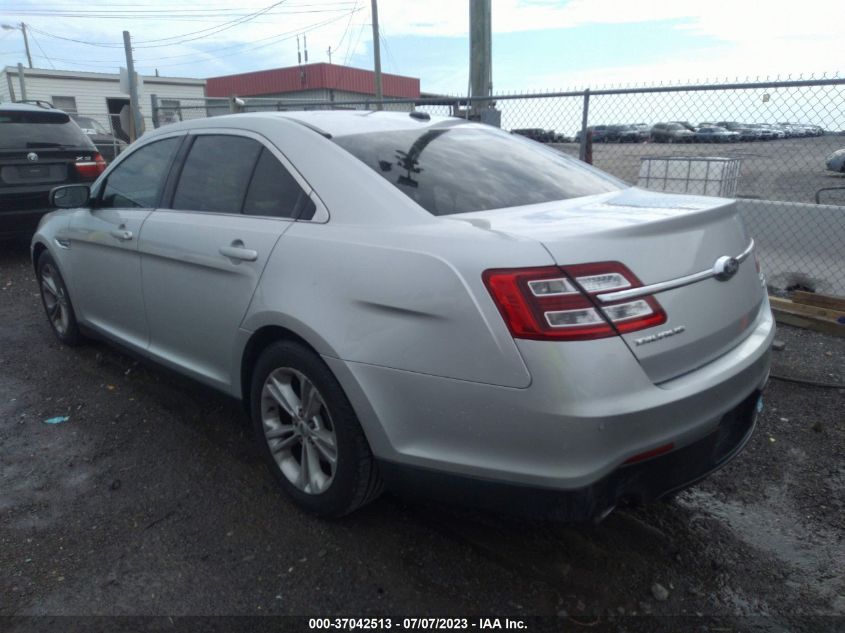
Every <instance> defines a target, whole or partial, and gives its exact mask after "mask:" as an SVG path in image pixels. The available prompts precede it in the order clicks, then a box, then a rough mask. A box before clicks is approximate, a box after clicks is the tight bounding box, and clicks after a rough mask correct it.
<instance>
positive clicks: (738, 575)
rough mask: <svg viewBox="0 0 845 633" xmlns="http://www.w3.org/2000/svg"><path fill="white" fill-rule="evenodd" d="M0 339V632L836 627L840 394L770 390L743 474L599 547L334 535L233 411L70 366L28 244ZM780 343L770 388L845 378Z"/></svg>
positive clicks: (94, 354)
mask: <svg viewBox="0 0 845 633" xmlns="http://www.w3.org/2000/svg"><path fill="white" fill-rule="evenodd" d="M0 323H2V327H0V570H2V573H0V616H33V615H51V616H57V615H65V616H66V615H77V616H91V615H99V616H109V615H124V616H127V615H143V616H163V615H169V616H181V615H266V614H300V615H302V614H308V615H318V616H328V615H339V616H350V615H357V616H362V615H369V616H376V615H389V614H393V615H397V614H400V615H401V614H404V615H417V616H423V615H424V616H431V615H444V616H468V615H473V614H478V615H497V616H506V615H509V616H513V617H524V616H537V615H540V616H547V617H549V618H552V619H551V620H545V621H544V625H546V626H551V627H552V628H555V629H558V630H579V629H580V626H579V625H582V626H584V625H589V626H590V628H588V629H587V630H590V631H596V630H628V631H634V630H649V631H663V630H666V631H670V630H673V631H675V630H684V631H698V630H702V631H703V630H708V631H714V630H720V631H746V630H754V631H757V630H761V631H762V630H765V631H806V632H807V633H818V632H820V631H841V630H843V629H845V573H844V572H843V570H845V546H844V545H843V542H842V539H843V516H845V459H843V458H845V416H843V410H845V407H843V404H845V399H843V395H845V391H843V390H837V389H819V388H813V387H810V386H806V385H802V384H798V383H790V382H782V381H778V380H773V381H772V382H771V384H770V388H769V390H768V392H767V394H766V408H765V410H764V412H763V414H762V418H761V420H760V424H759V428H758V431H757V433H756V434H755V436H754V437H753V439H752V441H751V442H750V443H749V445H748V447H747V449H746V450H745V451H744V453H743V454H742V455H741V456H739V457H738V458H737V459H736V460H734V461H733V462H732V463H730V464H729V465H728V466H727V467H725V468H724V469H723V470H721V471H720V472H718V473H716V474H715V475H713V476H712V477H710V478H709V479H707V480H705V481H704V482H703V483H701V484H700V485H698V486H697V487H695V488H694V489H692V490H690V491H687V492H684V493H682V494H681V495H679V496H678V497H677V498H676V500H675V501H674V502H672V503H658V504H654V505H651V506H648V507H644V508H635V509H624V510H618V511H616V512H614V513H613V514H612V515H611V516H610V517H609V518H608V519H607V520H605V521H604V522H603V523H601V524H600V525H598V526H579V527H571V526H565V525H560V524H552V523H543V522H534V521H527V520H517V519H510V518H504V517H501V516H497V515H491V514H483V513H478V512H474V511H469V510H461V509H456V508H448V507H442V506H439V505H420V504H414V503H409V502H407V501H404V500H402V499H398V498H395V497H392V496H385V497H384V498H382V499H381V500H379V501H378V502H376V503H374V504H373V505H371V506H369V507H367V508H366V509H364V510H363V511H360V512H358V513H356V514H354V515H353V516H351V517H348V518H346V519H343V520H341V521H336V522H329V521H322V520H318V519H315V518H312V517H310V516H308V515H305V514H303V513H301V512H300V511H298V510H297V509H295V508H294V507H293V506H292V505H291V504H290V503H289V502H288V501H287V500H286V499H285V498H284V497H282V496H281V495H280V494H279V493H278V492H277V490H276V488H275V485H274V483H273V481H272V480H271V477H270V475H269V473H268V472H267V471H266V469H265V467H264V465H263V463H261V461H260V459H259V456H258V453H257V451H256V450H255V448H254V446H253V440H252V437H251V432H250V428H249V424H248V422H247V419H246V416H245V415H244V413H243V412H242V411H241V409H240V406H239V404H238V403H235V402H232V401H231V400H228V399H226V398H225V397H222V396H220V395H218V394H216V393H214V392H211V391H209V390H207V389H205V388H203V387H200V386H197V385H195V384H193V383H191V382H188V381H186V380H183V379H181V378H178V377H175V376H174V375H173V374H170V373H168V372H166V371H165V370H162V369H159V368H158V367H155V366H152V365H148V364H146V363H144V362H138V361H137V360H135V359H133V358H132V357H129V356H126V355H124V354H123V353H121V352H119V351H117V350H115V349H114V348H112V347H110V346H108V345H105V344H102V343H94V342H92V343H90V344H87V345H85V346H83V347H80V348H77V349H69V348H65V347H62V346H61V345H59V344H58V343H57V341H56V340H55V338H54V337H53V335H52V333H51V332H50V330H49V328H48V325H47V321H46V318H45V317H44V315H43V311H42V308H41V305H40V302H39V298H38V293H37V287H36V284H35V281H34V276H33V273H32V268H31V266H30V264H29V261H28V252H27V248H26V246H14V245H9V244H0ZM779 338H780V339H781V340H783V341H784V342H785V343H786V349H785V350H784V351H782V352H777V353H776V357H775V366H774V371H775V373H776V374H780V375H789V376H795V377H803V378H808V379H813V380H821V381H823V382H837V383H842V382H843V381H845V369H843V368H845V339H841V338H840V339H835V338H831V337H826V336H823V335H820V334H816V333H812V332H807V331H802V330H796V329H791V328H788V327H782V328H781V329H780V333H779ZM63 415H67V416H69V420H68V421H67V422H65V423H62V424H56V425H51V424H45V423H44V420H45V419H48V418H52V417H54V416H63ZM635 614H637V615H639V616H640V617H637V618H632V617H631V616H633V615H635ZM643 614H649V615H653V616H655V619H643V618H642V616H643ZM682 616H690V617H692V619H691V620H683V619H681V618H682ZM40 621H41V620H39V619H37V618H35V619H23V620H15V619H11V620H6V621H5V622H6V624H10V625H11V628H12V629H13V630H29V629H32V628H34V627H35V626H36V624H37V623H38V622H40ZM550 621H551V622H553V623H557V624H552V625H549V622H550ZM3 622H4V620H2V619H0V629H3V628H4V626H3ZM533 629H534V630H540V624H539V623H538V624H537V626H534V627H533Z"/></svg>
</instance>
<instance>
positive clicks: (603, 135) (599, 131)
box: [575, 125, 616, 143]
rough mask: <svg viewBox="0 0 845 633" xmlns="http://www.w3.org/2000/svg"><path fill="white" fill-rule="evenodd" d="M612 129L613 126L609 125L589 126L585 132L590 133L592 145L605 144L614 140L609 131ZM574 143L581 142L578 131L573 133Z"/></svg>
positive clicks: (612, 134)
mask: <svg viewBox="0 0 845 633" xmlns="http://www.w3.org/2000/svg"><path fill="white" fill-rule="evenodd" d="M612 127H613V126H610V125H591V126H589V127H588V128H587V131H588V132H592V136H593V143H606V142H608V141H609V140H615V138H616V137H615V135H614V133H613V131H612V130H611V128H612ZM611 137H613V138H611ZM575 142H576V143H580V142H581V130H578V131H577V132H576V133H575Z"/></svg>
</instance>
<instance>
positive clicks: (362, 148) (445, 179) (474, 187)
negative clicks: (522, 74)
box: [332, 122, 628, 215]
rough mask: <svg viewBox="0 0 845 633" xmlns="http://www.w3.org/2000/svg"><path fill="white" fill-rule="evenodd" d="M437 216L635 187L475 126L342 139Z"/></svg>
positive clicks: (520, 140)
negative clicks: (629, 186)
mask: <svg viewBox="0 0 845 633" xmlns="http://www.w3.org/2000/svg"><path fill="white" fill-rule="evenodd" d="M332 140H334V141H335V142H336V143H337V144H338V145H340V146H341V147H343V148H344V149H346V150H347V151H349V152H350V153H351V154H353V155H354V156H355V157H356V158H358V159H359V160H361V161H363V162H364V163H365V164H366V165H367V166H369V167H370V168H371V169H373V171H375V172H376V173H377V174H379V175H380V176H382V177H383V178H384V179H386V180H387V181H388V182H390V183H391V184H393V185H394V186H395V187H396V188H398V189H399V190H400V191H402V192H403V193H405V194H406V195H407V196H408V197H410V198H411V199H413V200H414V201H415V202H416V203H417V204H419V205H420V206H421V207H423V208H424V209H426V210H427V211H429V212H430V213H432V214H433V215H449V214H454V213H467V212H471V211H485V210H488V209H500V208H504V207H515V206H523V205H529V204H537V203H541V202H551V201H553V200H566V199H568V198H576V197H579V196H587V195H592V194H597V193H603V192H608V191H617V190H619V189H621V188H623V187H627V186H628V185H626V184H624V183H622V182H621V181H619V180H616V179H615V178H613V177H612V176H609V175H607V174H605V173H603V172H601V171H598V170H597V169H594V168H592V167H589V166H588V165H586V164H584V163H581V162H579V161H577V160H575V159H573V158H570V157H568V156H566V155H565V154H563V153H561V152H558V151H557V150H553V149H548V148H546V147H544V146H542V145H540V144H538V143H534V142H532V141H528V140H526V139H524V138H521V137H519V136H516V135H512V134H507V133H504V132H502V131H500V130H498V129H495V128H489V127H487V126H480V125H472V124H460V123H459V124H454V123H451V122H450V123H448V124H446V125H440V126H434V127H427V128H423V129H421V130H413V129H411V130H399V131H386V132H367V133H364V134H352V135H348V136H336V137H334V138H333V139H332Z"/></svg>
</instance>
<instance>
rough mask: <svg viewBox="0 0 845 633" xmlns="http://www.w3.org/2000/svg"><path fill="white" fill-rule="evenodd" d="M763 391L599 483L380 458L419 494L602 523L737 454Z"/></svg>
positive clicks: (398, 483)
mask: <svg viewBox="0 0 845 633" xmlns="http://www.w3.org/2000/svg"><path fill="white" fill-rule="evenodd" d="M760 402H761V395H760V392H759V391H755V392H753V393H752V394H751V395H749V396H748V397H747V398H746V399H745V400H743V401H742V402H741V403H740V404H738V405H737V406H736V407H734V408H733V409H731V410H730V411H728V412H727V413H725V415H723V416H722V418H721V419H720V420H719V424H718V426H717V428H716V430H714V431H713V432H711V433H709V434H708V435H707V436H705V437H703V438H701V439H699V440H697V441H695V442H693V443H692V444H689V445H687V446H684V447H683V448H680V449H678V450H674V451H672V452H669V453H667V454H664V455H660V456H658V457H653V458H651V459H648V460H646V461H642V462H638V463H635V464H628V465H625V464H623V465H622V466H620V467H619V468H617V469H616V470H614V471H613V472H611V473H610V474H608V475H606V476H604V477H602V478H601V479H599V480H598V481H596V482H594V483H592V484H589V485H587V486H583V487H580V488H573V489H571V490H555V489H549V488H539V487H530V486H522V485H516V484H509V483H504V482H502V481H494V480H489V479H481V478H473V477H467V476H461V475H454V474H450V473H444V472H442V471H435V470H429V469H425V468H418V467H413V466H407V465H403V464H398V463H395V462H389V461H384V460H382V461H380V462H379V468H380V470H381V474H382V477H383V478H384V481H385V484H386V486H387V487H388V488H389V489H391V490H395V491H399V492H401V493H403V494H407V495H410V496H414V497H419V498H425V499H432V498H434V499H437V500H443V501H449V502H452V503H457V504H460V505H462V506H469V507H475V508H482V509H486V510H494V511H496V512H504V513H508V514H517V515H521V516H534V517H543V518H550V519H556V520H562V521H573V522H588V521H599V520H601V519H602V518H604V517H606V516H607V515H608V514H609V513H610V512H612V511H613V510H614V508H616V507H617V506H618V505H620V504H623V505H632V504H639V503H645V502H649V501H654V500H656V499H660V498H662V497H665V496H667V495H670V494H672V493H674V492H677V491H679V490H682V489H684V488H687V487H689V486H691V485H693V484H695V483H696V482H698V481H700V480H701V479H703V478H705V477H706V476H707V475H709V474H711V473H712V472H714V471H716V470H718V469H719V468H721V467H722V466H724V465H725V464H727V463H728V462H729V461H730V460H731V459H732V458H733V457H735V456H736V455H737V454H738V453H739V452H740V451H741V450H742V449H743V447H744V446H745V445H746V443H748V440H749V439H751V435H752V433H753V431H754V427H755V424H756V420H757V413H758V410H759V404H760Z"/></svg>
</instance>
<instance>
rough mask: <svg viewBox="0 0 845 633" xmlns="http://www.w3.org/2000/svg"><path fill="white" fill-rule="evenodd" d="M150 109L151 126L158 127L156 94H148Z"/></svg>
mask: <svg viewBox="0 0 845 633" xmlns="http://www.w3.org/2000/svg"><path fill="white" fill-rule="evenodd" d="M150 110H151V112H152V119H153V128H154V129H157V128H158V95H156V94H152V95H150Z"/></svg>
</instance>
